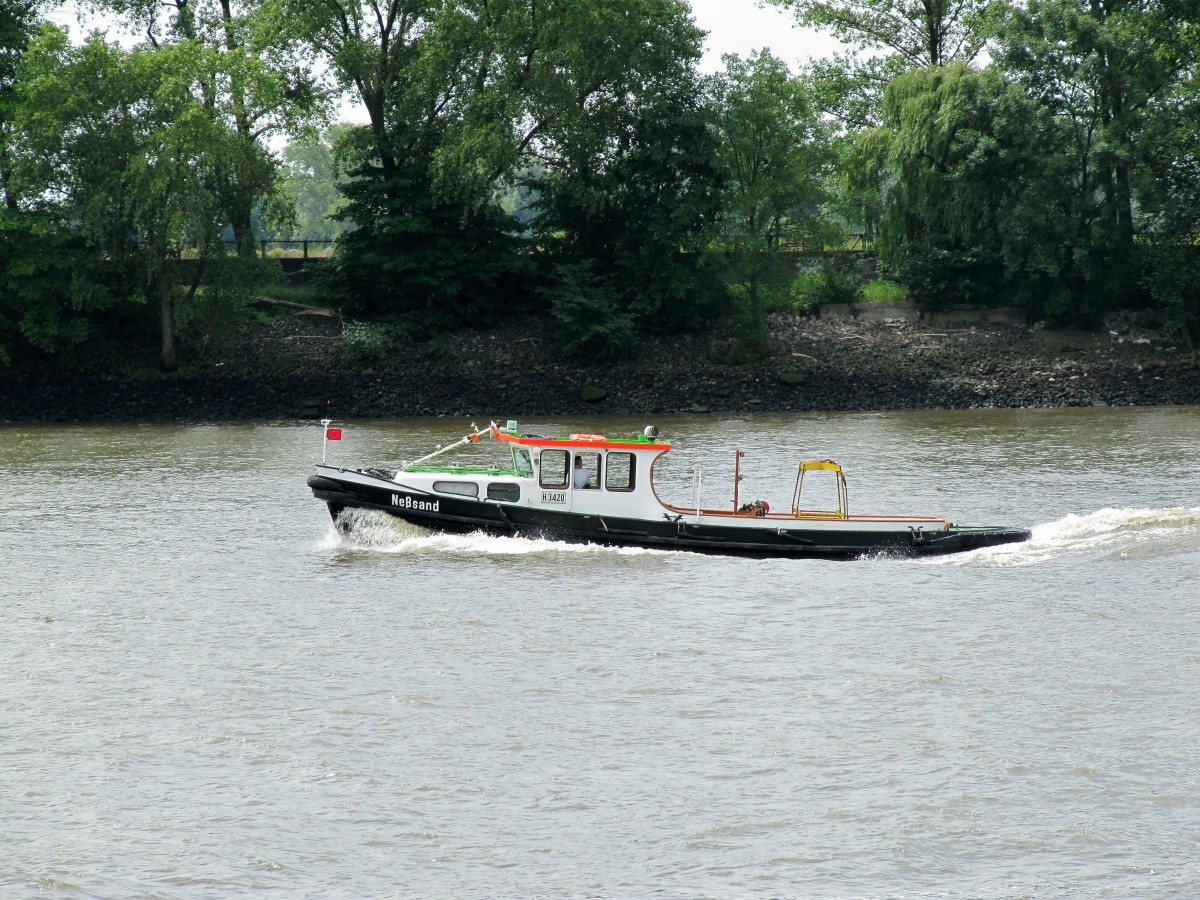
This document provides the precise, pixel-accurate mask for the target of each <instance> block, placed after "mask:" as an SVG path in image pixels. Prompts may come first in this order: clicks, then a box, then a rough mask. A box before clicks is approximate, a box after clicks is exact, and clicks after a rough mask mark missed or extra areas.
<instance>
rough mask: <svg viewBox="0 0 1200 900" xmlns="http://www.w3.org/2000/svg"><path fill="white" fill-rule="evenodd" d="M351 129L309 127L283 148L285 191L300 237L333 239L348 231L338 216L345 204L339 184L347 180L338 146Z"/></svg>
mask: <svg viewBox="0 0 1200 900" xmlns="http://www.w3.org/2000/svg"><path fill="white" fill-rule="evenodd" d="M352 130H353V126H351V125H333V126H331V127H330V128H328V129H326V130H325V131H323V132H318V131H317V130H315V129H307V130H305V131H303V132H301V133H300V134H299V135H297V136H296V137H294V138H293V139H292V140H291V142H289V143H288V145H287V146H286V147H285V148H284V149H283V190H284V191H285V192H286V193H287V194H288V195H289V197H290V198H291V202H292V204H293V206H294V208H295V210H296V235H297V236H299V237H302V238H320V239H324V240H332V239H333V238H336V237H337V236H338V235H340V234H341V233H342V232H343V231H345V229H346V225H345V223H344V222H340V221H338V220H337V219H336V218H335V216H336V214H337V212H338V210H339V209H340V208H341V206H342V205H343V204H344V203H345V197H344V196H343V194H342V192H341V190H340V189H339V185H341V184H344V183H345V182H346V175H345V172H344V171H343V166H342V161H341V160H339V158H338V155H339V151H338V149H337V145H338V144H339V143H340V142H341V141H343V140H345V138H346V136H347V135H348V134H349V132H351V131H352Z"/></svg>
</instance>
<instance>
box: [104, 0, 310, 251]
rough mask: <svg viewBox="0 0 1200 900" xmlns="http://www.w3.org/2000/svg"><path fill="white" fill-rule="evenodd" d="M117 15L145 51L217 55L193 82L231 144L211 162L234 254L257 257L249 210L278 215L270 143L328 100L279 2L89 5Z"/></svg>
mask: <svg viewBox="0 0 1200 900" xmlns="http://www.w3.org/2000/svg"><path fill="white" fill-rule="evenodd" d="M91 2H92V3H93V4H94V5H95V6H96V7H98V8H100V9H103V10H107V11H110V12H113V13H115V14H117V15H119V16H122V17H123V18H124V20H125V21H126V22H127V23H128V24H129V26H130V27H131V29H132V30H134V31H135V32H137V33H140V34H144V35H145V36H146V46H147V47H149V48H164V49H165V48H167V47H170V46H174V45H181V44H185V43H193V44H196V45H198V46H200V47H203V48H205V50H206V51H207V52H208V53H210V54H212V55H214V56H216V57H219V60H218V61H217V62H218V64H214V65H213V66H211V67H210V73H209V78H208V80H207V81H204V82H202V83H199V84H198V85H197V88H198V89H199V91H200V94H201V96H202V99H203V102H204V108H205V109H206V110H207V111H208V113H209V115H210V116H211V117H212V118H213V121H214V124H215V125H218V126H219V127H222V128H226V129H228V130H229V131H231V132H232V133H234V134H235V135H237V140H235V141H231V142H229V144H228V146H227V148H226V149H227V155H226V156H225V158H223V159H221V160H218V161H215V162H216V163H217V165H218V171H217V174H218V177H219V178H220V179H221V180H222V181H223V182H224V186H223V187H222V190H221V193H222V196H223V198H224V199H223V202H224V204H225V212H226V215H227V217H228V219H229V223H230V225H231V226H232V228H233V234H234V239H235V242H236V244H237V251H238V254H239V255H240V256H242V257H244V258H250V257H253V256H254V255H255V254H256V252H257V249H256V248H257V242H256V240H255V238H256V235H255V231H254V224H253V219H254V213H255V210H256V209H258V208H260V207H261V206H263V205H264V204H265V205H266V207H267V211H268V213H272V212H278V211H279V209H280V203H281V201H283V200H284V196H285V195H283V194H282V193H281V191H280V190H279V186H278V184H277V183H276V179H275V171H276V166H277V163H276V160H275V159H274V156H273V154H272V153H271V151H270V150H269V143H270V141H271V140H272V139H274V138H278V137H281V136H283V135H285V134H289V133H295V132H297V131H299V130H300V129H301V128H302V127H304V126H306V125H309V124H311V123H313V122H320V121H322V120H323V119H324V117H325V116H326V115H327V113H328V109H327V106H328V97H327V95H326V92H325V91H324V90H323V88H322V87H321V85H320V83H319V81H318V80H317V78H316V77H315V76H314V74H313V67H312V65H311V63H310V60H308V59H307V58H306V57H305V54H304V52H303V45H302V44H301V42H300V40H299V37H298V35H297V33H296V28H295V25H296V23H295V21H294V20H293V19H291V18H290V17H289V16H288V15H287V13H286V12H285V9H284V0H164V2H160V0H91Z"/></svg>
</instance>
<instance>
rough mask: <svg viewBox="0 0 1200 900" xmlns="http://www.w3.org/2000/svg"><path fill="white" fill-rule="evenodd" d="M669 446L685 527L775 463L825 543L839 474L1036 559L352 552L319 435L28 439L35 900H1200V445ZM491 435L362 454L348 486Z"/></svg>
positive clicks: (771, 441) (405, 437)
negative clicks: (323, 477)
mask: <svg viewBox="0 0 1200 900" xmlns="http://www.w3.org/2000/svg"><path fill="white" fill-rule="evenodd" d="M530 424H538V425H542V426H544V427H546V428H547V429H550V430H559V429H558V428H557V427H554V428H552V427H551V425H550V424H549V423H530ZM642 424H643V422H642V420H640V419H639V420H637V421H632V420H630V421H624V422H615V421H611V420H607V421H601V422H599V423H597V422H595V421H591V422H574V423H569V424H565V425H564V426H563V428H565V429H566V430H571V429H573V428H583V430H587V431H595V430H602V431H609V432H615V431H621V430H633V429H635V428H636V429H639V430H640V428H641V426H642ZM657 424H658V425H659V426H660V428H661V429H662V432H663V434H664V435H665V436H669V437H670V438H672V439H673V440H674V441H675V445H676V448H675V450H674V451H673V452H672V454H671V458H670V459H668V460H667V463H669V464H672V465H671V469H670V470H669V471H664V472H663V473H661V474H660V475H659V477H658V478H657V480H656V483H657V484H658V486H659V490H660V492H661V493H663V494H665V495H668V496H669V497H670V498H671V499H676V500H680V501H687V500H688V498H689V496H690V491H691V468H692V466H693V465H694V464H696V463H701V464H702V465H703V471H704V482H703V483H704V490H705V500H706V502H709V501H711V502H714V503H716V502H724V501H726V500H728V499H729V498H728V495H729V494H730V493H731V485H732V465H733V449H734V448H735V447H741V448H743V449H745V450H747V451H748V453H747V457H746V459H745V461H744V465H745V467H746V469H747V473H748V474H747V478H746V480H745V481H744V482H743V484H742V497H743V498H744V499H745V498H751V497H759V496H761V497H764V498H766V499H768V500H770V501H771V502H772V503H773V504H775V503H779V504H780V505H781V506H786V504H787V502H788V499H789V497H790V492H791V486H792V479H793V477H794V475H793V472H794V463H795V461H797V460H799V459H802V458H824V457H833V458H836V459H837V460H838V461H839V462H841V463H842V464H843V465H844V466H845V467H846V470H847V473H848V478H849V482H850V499H851V508H852V510H854V511H857V512H916V513H936V514H944V515H947V516H949V517H950V518H951V519H953V520H954V521H956V522H961V523H962V524H1025V525H1033V526H1034V540H1033V541H1031V542H1030V543H1028V544H1025V545H1020V546H1006V547H999V548H994V549H990V550H983V551H978V552H975V553H972V554H967V555H963V556H953V557H946V558H941V559H936V560H924V561H920V560H918V561H912V560H886V559H883V560H863V561H857V562H849V563H847V562H836V563H835V562H824V561H812V560H758V561H753V560H737V559H724V558H719V557H711V558H710V557H704V556H698V555H690V554H676V553H665V552H651V551H630V550H624V551H620V550H608V549H599V548H590V547H577V546H563V545H558V544H554V543H548V542H537V541H527V542H526V541H518V540H514V539H509V538H490V537H481V536H457V537H447V536H438V535H430V534H428V533H426V532H423V531H421V530H419V529H415V528H411V527H407V526H404V525H399V524H395V523H391V522H389V521H376V522H374V524H373V527H372V528H370V529H365V530H364V531H362V532H360V534H359V535H358V537H357V538H356V540H355V542H354V543H349V542H346V541H343V540H342V539H340V538H339V537H337V535H336V534H335V533H334V532H333V531H332V529H331V527H330V523H329V519H328V516H327V514H326V513H325V511H324V508H323V507H322V506H321V505H320V504H319V503H317V502H316V501H314V500H313V499H312V498H311V495H310V494H309V492H308V490H307V488H306V487H305V484H304V479H305V477H306V475H307V474H308V472H309V470H310V467H311V463H312V462H313V461H314V459H315V458H316V457H319V453H320V430H319V426H312V425H305V426H295V425H277V426H228V427H133V428H124V429H121V428H85V427H78V428H59V427H55V428H31V427H20V426H7V427H5V428H3V429H0V463H2V465H0V521H2V522H3V525H2V526H0V529H2V530H0V546H2V554H3V555H2V559H3V561H4V566H3V570H4V571H3V581H2V584H3V587H0V599H2V601H3V603H2V606H0V616H2V618H0V623H2V625H0V684H2V685H3V701H2V706H0V896H2V897H4V898H25V897H39V898H43V897H69V898H81V897H104V898H109V897H114V898H115V897H135V896H136V897H189V898H190V897H221V898H224V897H232V896H248V895H249V896H279V897H300V896H314V897H316V896H319V897H330V896H334V897H385V896H386V897H468V896H470V897H475V896H481V897H482V896H489V897H490V896H503V897H517V896H520V897H526V896H553V897H560V896H570V897H579V896H589V897H593V896H601V897H609V896H618V897H630V896H645V895H648V894H656V895H663V896H670V897H677V896H680V897H693V896H696V897H700V896H702V897H745V896H771V897H776V896H802V897H881V896H888V897H895V896H904V897H926V896H936V897H947V896H950V897H1033V896H1036V897H1081V896H1088V897H1093V896H1094V897H1128V896H1138V897H1171V896H1178V897H1190V896H1195V895H1196V894H1197V893H1200V862H1198V860H1200V854H1198V853H1197V846H1196V840H1197V835H1198V834H1200V807H1198V805H1197V797H1198V796H1200V785H1198V784H1197V781H1198V777H1200V765H1198V763H1200V751H1198V750H1197V748H1198V747H1200V677H1198V676H1200V641H1198V639H1197V635H1198V633H1200V498H1198V497H1197V494H1196V487H1197V485H1198V484H1200V479H1198V477H1197V476H1198V471H1197V470H1198V464H1197V460H1196V447H1197V446H1200V440H1198V439H1200V410H1198V409H1192V408H1172V409H1141V410H1118V409H1108V410H1066V411H1001V410H980V411H971V412H937V413H905V414H877V415H812V416H761V417H745V418H738V419H723V420H716V419H710V418H674V419H661V420H659V421H658V422H657ZM467 425H468V423H466V422H462V421H449V420H440V421H429V420H422V421H415V422H398V423H349V424H348V425H347V426H346V432H345V439H344V440H343V441H342V442H341V443H340V444H331V445H330V458H331V461H334V462H346V463H348V464H349V463H357V462H388V461H391V462H395V461H398V460H400V459H402V458H413V457H414V456H416V455H418V454H420V453H422V452H424V451H426V450H427V449H429V448H430V447H432V446H433V445H435V444H436V443H438V442H444V441H446V440H448V439H452V438H454V437H456V436H458V435H459V434H462V433H464V432H465V431H466V430H467Z"/></svg>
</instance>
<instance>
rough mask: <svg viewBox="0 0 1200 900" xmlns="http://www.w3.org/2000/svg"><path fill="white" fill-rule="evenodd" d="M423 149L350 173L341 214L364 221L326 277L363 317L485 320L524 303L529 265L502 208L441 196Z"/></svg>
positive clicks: (366, 162)
mask: <svg viewBox="0 0 1200 900" xmlns="http://www.w3.org/2000/svg"><path fill="white" fill-rule="evenodd" d="M362 137H364V138H366V137H368V134H367V133H363V134H362ZM425 149H426V150H428V148H425ZM419 150H420V148H418V147H414V148H412V150H411V151H410V152H409V153H408V154H406V155H404V156H403V157H399V156H396V157H392V156H389V157H388V158H389V159H391V160H392V161H391V162H390V163H389V164H388V165H387V166H382V165H379V164H377V163H375V162H373V161H372V160H371V159H370V158H369V157H367V158H365V159H363V160H362V161H361V163H360V164H359V166H358V168H357V169H355V170H354V171H353V172H352V178H351V180H350V182H349V183H348V184H346V185H345V186H344V188H343V190H344V192H345V194H346V197H347V205H346V207H345V209H344V210H343V211H342V212H341V213H340V215H341V216H342V217H343V218H345V219H349V220H352V221H354V222H355V223H356V224H357V225H358V227H357V228H356V229H354V230H352V231H349V232H347V233H346V234H344V235H343V236H342V238H341V239H340V240H339V241H338V244H337V248H336V251H335V254H334V257H333V259H332V260H331V261H330V265H329V266H328V268H327V270H326V272H325V274H324V275H323V276H322V277H323V278H324V280H325V283H326V284H329V285H330V286H335V287H336V289H337V290H338V291H340V292H341V293H342V295H343V298H344V307H345V308H346V309H347V310H348V311H351V312H353V313H356V314H361V315H371V316H383V315H394V314H400V313H409V312H414V311H425V312H426V313H437V314H438V315H441V316H445V317H447V318H448V320H450V321H454V322H472V323H474V324H486V323H489V322H494V321H496V319H497V318H498V317H499V316H500V315H501V314H511V313H512V312H514V311H516V310H519V309H521V308H522V307H523V306H526V305H527V303H528V299H527V294H526V293H524V292H523V291H521V290H520V286H521V282H522V281H523V280H524V278H525V277H527V276H528V274H529V273H530V271H531V266H530V262H529V259H528V257H527V256H525V255H523V254H522V253H520V252H519V248H520V242H519V241H518V239H517V238H515V237H514V236H512V235H511V234H510V233H509V227H510V222H509V220H508V218H507V217H506V216H505V215H504V214H503V213H502V212H501V211H500V210H499V208H498V207H497V206H495V205H491V204H489V205H479V206H471V205H467V204H465V203H463V202H458V201H453V200H439V199H438V198H437V196H436V195H435V193H434V188H433V184H432V182H431V180H430V179H429V165H430V157H429V155H428V153H427V152H426V153H424V154H422V153H420V152H419ZM366 152H367V153H370V152H371V150H370V148H369V145H368V146H367V149H366Z"/></svg>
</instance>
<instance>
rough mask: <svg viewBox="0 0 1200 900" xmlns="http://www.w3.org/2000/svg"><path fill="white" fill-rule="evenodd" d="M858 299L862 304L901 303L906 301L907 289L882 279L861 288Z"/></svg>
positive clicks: (869, 282)
mask: <svg viewBox="0 0 1200 900" xmlns="http://www.w3.org/2000/svg"><path fill="white" fill-rule="evenodd" d="M860 299H861V300H862V302H863V303H903V302H904V301H905V300H907V299H908V288H906V287H905V286H904V285H902V284H897V283H896V282H894V281H886V280H884V279H879V280H877V281H868V282H867V283H866V284H864V285H863V286H862V292H861V294H860Z"/></svg>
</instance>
